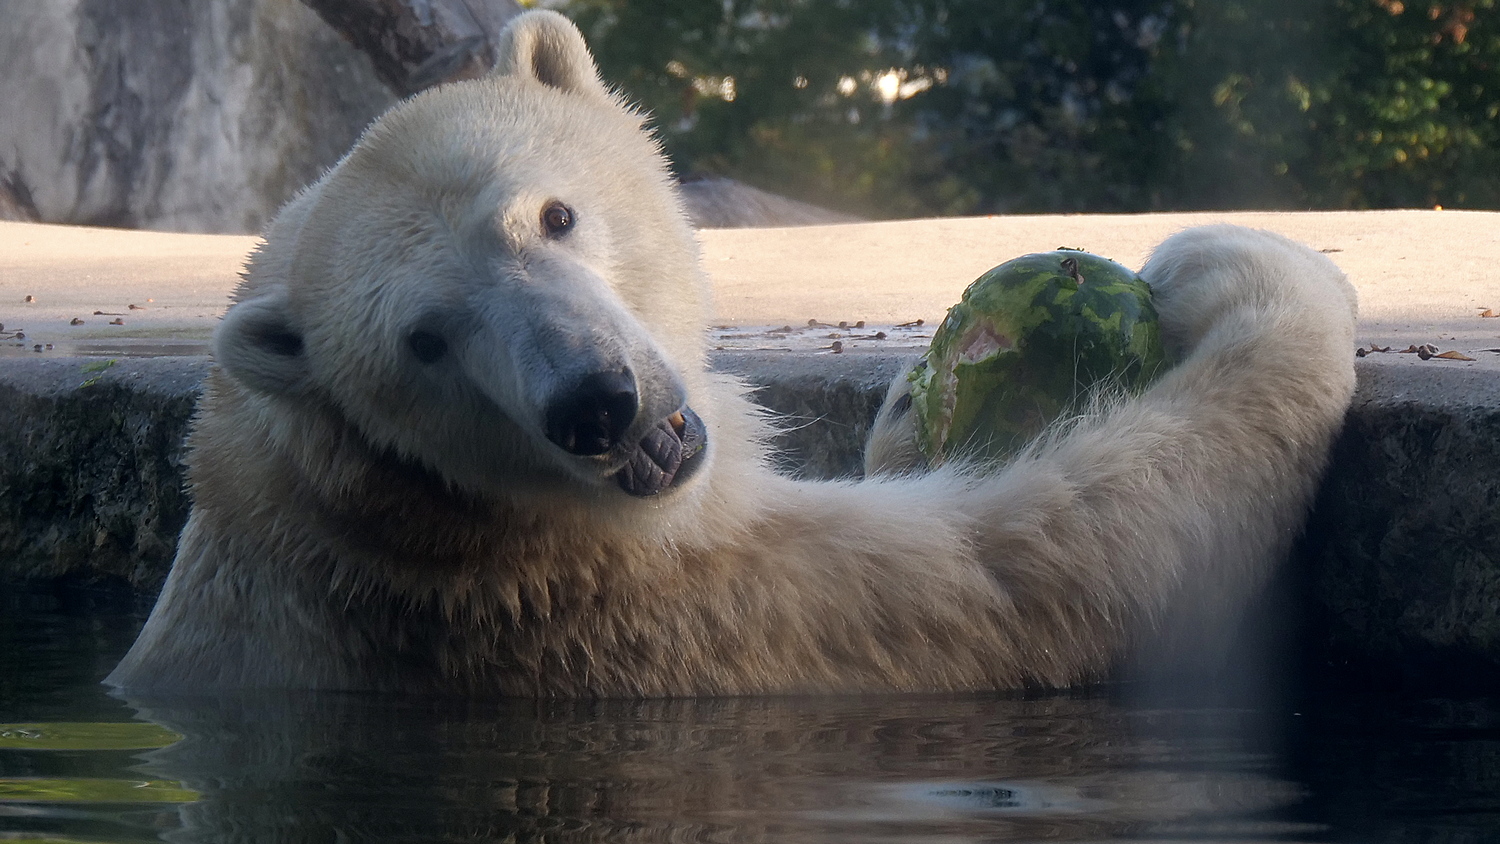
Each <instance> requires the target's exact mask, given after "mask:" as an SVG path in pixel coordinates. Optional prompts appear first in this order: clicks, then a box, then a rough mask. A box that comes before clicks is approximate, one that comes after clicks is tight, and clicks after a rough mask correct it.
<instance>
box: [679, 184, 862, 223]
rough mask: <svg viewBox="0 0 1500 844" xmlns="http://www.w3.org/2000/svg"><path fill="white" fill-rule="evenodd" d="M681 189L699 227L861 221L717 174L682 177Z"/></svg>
mask: <svg viewBox="0 0 1500 844" xmlns="http://www.w3.org/2000/svg"><path fill="white" fill-rule="evenodd" d="M681 192H682V200H683V203H684V204H685V205H686V206H687V212H688V216H689V217H690V218H691V219H692V221H693V225H695V226H697V227H698V228H700V229H735V228H763V227H770V226H816V225H822V224H826V223H854V222H858V221H859V218H858V217H854V216H850V215H848V214H843V213H840V212H838V211H830V210H828V209H827V208H819V207H818V206H816V205H809V204H808V203H806V202H799V201H797V200H795V199H788V198H786V197H784V196H779V195H777V194H774V193H767V192H766V191H763V190H760V189H759V188H753V187H750V186H749V185H747V184H744V183H742V182H736V181H734V180H733V179H724V178H720V177H717V176H690V177H688V178H686V179H683V181H682V188H681Z"/></svg>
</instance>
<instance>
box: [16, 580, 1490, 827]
mask: <svg viewBox="0 0 1500 844" xmlns="http://www.w3.org/2000/svg"><path fill="white" fill-rule="evenodd" d="M64 597H65V598H66V596H64ZM66 600H77V596H76V595H75V596H73V597H72V598H66ZM0 603H3V604H4V606H3V607H0V609H3V610H5V612H4V613H3V614H0V722H3V724H4V725H9V726H10V727H19V728H22V729H23V730H30V731H32V732H36V731H37V728H38V727H39V726H41V727H46V728H47V730H50V731H51V735H52V737H53V740H54V741H55V742H56V743H57V746H55V747H53V748H50V749H44V748H39V747H36V746H24V741H25V740H27V739H26V738H25V736H22V738H20V739H17V741H19V742H21V743H22V744H21V745H17V744H14V743H12V744H0V838H5V837H7V836H8V835H14V834H27V835H31V836H36V835H49V836H65V837H66V838H68V839H70V840H75V841H114V842H121V841H130V842H134V841H151V840H159V839H158V836H160V838H161V839H165V840H168V841H193V842H197V841H290V842H300V841H309V842H311V841H318V842H323V841H367V840H381V841H412V842H418V841H420V842H434V841H495V840H498V841H506V840H511V841H543V840H546V841H653V842H654V841H724V842H737V841H778V842H802V841H808V842H816V841H839V842H846V841H847V842H894V841H903V842H945V844H946V843H947V842H961V841H987V842H997V841H998V842H1004V841H1035V840H1041V839H1057V840H1064V841H1097V840H1103V839H1110V838H1129V839H1135V840H1140V839H1172V840H1226V841H1228V840H1232V841H1293V840H1295V841H1302V840H1318V841H1346V840H1347V841H1391V842H1395V841H1408V840H1422V841H1448V842H1460V841H1465V842H1466V841H1481V840H1487V839H1491V838H1495V837H1496V836H1497V835H1500V709H1497V707H1496V706H1495V705H1494V704H1493V702H1484V701H1478V702H1472V701H1471V702H1456V701H1443V702H1437V703H1430V702H1409V701H1408V702H1391V701H1382V702H1378V703H1366V702H1362V701H1360V700H1359V699H1357V698H1348V697H1332V696H1328V695H1324V696H1320V697H1317V698H1315V699H1313V700H1308V701H1302V703H1301V704H1299V707H1298V708H1296V709H1293V708H1290V707H1288V706H1286V705H1284V704H1269V705H1266V706H1262V707H1260V708H1255V709H1251V708H1242V709H1236V708H1230V707H1225V706H1222V705H1220V706H1198V707H1196V708H1187V707H1183V706H1181V705H1180V704H1179V705H1166V704H1162V703H1160V702H1158V703H1155V704H1148V703H1142V702H1141V700H1140V699H1138V698H1132V699H1131V700H1129V701H1125V702H1122V701H1120V700H1118V699H1112V698H1111V697H1109V696H1106V695H1096V696H1084V695H1072V696H1070V695H1057V696H1048V697H1043V698H1035V699H1022V698H1014V697H1001V696H994V695H970V696H951V695H950V696H940V697H939V696H934V697H920V696H880V697H835V698H742V699H720V700H668V701H644V702H618V701H605V702H597V701H584V702H523V701H490V702H463V701H433V700H427V699H390V698H373V697H370V696H364V695H340V694H292V695H288V694H281V693H278V694H249V695H234V696H221V697H213V698H172V699H164V698H155V699H139V700H129V701H125V702H121V701H115V700H112V699H110V698H108V697H107V696H105V695H104V694H103V692H102V691H101V690H100V689H99V687H98V686H97V680H98V678H99V677H101V676H103V674H104V673H105V671H107V670H108V668H109V664H110V662H111V661H112V659H113V657H114V656H115V655H117V654H118V653H120V652H122V651H123V649H124V648H125V647H126V646H127V645H128V643H129V640H130V635H131V634H132V633H133V628H134V626H135V625H136V624H138V623H139V619H140V615H139V612H140V610H141V609H143V608H140V607H135V606H121V605H110V604H107V603H106V604H105V605H99V604H97V603H94V604H87V605H85V606H81V607H79V606H75V607H67V606H65V605H64V604H60V603H59V602H58V596H57V595H46V594H36V593H26V592H19V591H16V590H12V591H10V592H8V593H7V592H5V591H4V588H3V587H0ZM131 717H137V718H139V719H141V726H140V728H139V729H141V730H144V731H146V732H144V733H137V732H134V729H135V728H126V729H125V731H124V732H120V731H119V730H118V729H116V728H115V727H111V728H110V729H108V730H102V731H101V730H99V729H98V728H88V727H86V726H85V727H83V728H81V729H80V728H78V727H73V728H70V729H69V730H65V731H59V730H58V725H59V724H72V725H86V724H89V723H98V722H110V721H113V722H121V721H126V720H128V719H130V718H131ZM91 730H92V734H93V735H95V736H96V737H101V736H103V737H107V736H113V739H111V740H112V741H114V742H116V744H114V745H109V744H107V743H105V744H100V745H97V746H95V747H94V748H93V749H84V748H83V747H82V746H81V745H78V744H77V742H78V741H83V742H84V744H87V743H88V741H87V739H86V738H85V739H78V736H79V735H81V734H82V735H87V734H91ZM0 731H3V730H0ZM165 731H171V732H170V733H168V732H165ZM172 733H175V734H179V735H181V736H182V737H183V738H182V740H180V741H177V742H176V743H171V744H165V746H162V745H163V744H164V743H165V741H168V740H170V738H171V734H172ZM147 734H149V735H150V736H154V738H152V739H151V740H149V741H147V740H146V738H145V736H146V735H147ZM101 741H103V739H101ZM69 742H72V743H73V745H72V746H63V745H67V744H69ZM120 742H123V744H120ZM141 747H149V748H150V749H145V750H141V749H139V748H141ZM103 783H109V784H110V785H109V786H108V787H109V788H119V787H121V784H125V787H131V784H150V785H149V787H148V788H147V789H146V790H145V791H142V792H138V793H136V794H135V795H132V796H136V797H139V798H140V799H139V800H138V801H136V802H133V803H132V802H128V800H127V798H121V797H120V796H119V794H111V793H106V792H105V791H95V792H93V793H89V792H88V791H87V789H88V788H90V787H102V786H101V784H103ZM79 789H83V791H79ZM151 789H158V790H159V791H157V792H155V793H152V792H151ZM59 795H62V796H59ZM67 795H74V796H75V797H77V796H78V795H81V797H79V798H78V799H74V798H70V797H68V796H67ZM194 797H196V799H193V798H194ZM182 799H190V800H192V802H188V803H177V802H174V801H176V800H182Z"/></svg>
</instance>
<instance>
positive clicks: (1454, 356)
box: [1433, 352, 1473, 360]
mask: <svg viewBox="0 0 1500 844" xmlns="http://www.w3.org/2000/svg"><path fill="white" fill-rule="evenodd" d="M1433 357H1435V358H1442V359H1444V360H1473V358H1471V357H1469V356H1468V355H1466V354H1464V353H1463V352H1443V353H1442V354H1440V355H1433Z"/></svg>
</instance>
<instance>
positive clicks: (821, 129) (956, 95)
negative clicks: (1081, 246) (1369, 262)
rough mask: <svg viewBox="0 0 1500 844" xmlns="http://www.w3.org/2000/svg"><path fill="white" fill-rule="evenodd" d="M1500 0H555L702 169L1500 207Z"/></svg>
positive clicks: (896, 202)
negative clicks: (1499, 4)
mask: <svg viewBox="0 0 1500 844" xmlns="http://www.w3.org/2000/svg"><path fill="white" fill-rule="evenodd" d="M1496 2H1497V0H1455V2H1427V1H1426V0H1412V2H1404V0H1111V2H1108V3H1100V2H1091V0H1058V2H1048V3H1037V2H1035V0H1024V1H1023V0H657V1H656V2H651V3H646V2H642V0H554V1H553V2H548V3H546V5H549V6H551V7H553V8H558V9H560V10H561V11H563V12H565V13H567V14H569V15H570V16H571V17H573V18H574V19H575V20H576V21H577V22H578V23H579V25H580V26H581V27H582V28H583V30H584V32H585V34H586V35H587V36H588V37H589V38H590V42H591V44H592V46H593V48H594V50H595V51H596V54H597V56H598V58H599V62H600V65H601V69H602V71H603V73H604V75H605V77H606V78H607V79H609V80H611V81H612V82H614V83H615V84H617V85H618V86H619V87H620V88H621V89H622V90H623V91H624V92H625V93H626V94H627V95H628V96H629V97H630V98H631V99H632V100H634V101H636V102H638V103H640V104H641V105H642V106H644V107H645V108H646V109H648V110H649V111H650V112H652V114H653V115H654V119H655V122H656V125H657V127H658V130H659V132H660V134H661V137H662V140H663V143H664V144H665V146H666V148H667V151H668V153H669V154H670V155H671V157H672V159H673V161H674V162H675V164H676V166H677V168H678V170H679V173H680V174H681V175H683V176H684V177H687V178H692V177H693V176H695V175H716V176H727V177H730V178H735V179H739V180H742V181H745V182H748V183H750V184H753V185H756V186H757V187H760V188H763V189H766V190H770V191H775V192H778V193H782V194H786V195H788V196H792V197H796V198H798V199H803V200H806V201H809V202H813V203H818V204H821V205H825V206H829V207H833V208H838V209H841V210H845V211H849V212H853V213H857V214H864V215H868V216H875V217H894V216H915V215H932V214H975V213H1002V212H1073V211H1095V212H1104V211H1117V212H1133V211H1152V210H1188V209H1210V208H1231V207H1233V208H1289V209H1301V208H1379V207H1429V206H1433V205H1439V204H1440V205H1443V206H1445V207H1453V208H1465V207H1466V208H1500V119H1497V116H1500V15H1497V13H1496V9H1495V5H1496Z"/></svg>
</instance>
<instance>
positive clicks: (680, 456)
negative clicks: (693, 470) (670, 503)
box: [615, 408, 705, 497]
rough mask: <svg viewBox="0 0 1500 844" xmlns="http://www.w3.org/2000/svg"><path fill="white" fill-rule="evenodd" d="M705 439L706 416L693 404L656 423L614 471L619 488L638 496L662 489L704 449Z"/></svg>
mask: <svg viewBox="0 0 1500 844" xmlns="http://www.w3.org/2000/svg"><path fill="white" fill-rule="evenodd" d="M704 440H705V436H704V429H703V420H701V419H699V418H698V414H696V413H694V412H693V411H692V410H691V409H690V408H683V409H682V411H681V412H679V413H674V414H672V415H671V416H669V417H667V418H666V419H663V420H662V421H660V422H658V423H656V427H654V428H652V429H651V430H650V431H648V432H647V433H646V436H644V437H642V438H641V442H640V445H638V446H636V449H635V453H634V454H632V455H630V461H629V462H628V463H626V464H625V466H624V467H623V468H621V469H620V471H619V472H618V473H617V474H616V475H615V478H616V479H617V480H618V481H619V483H620V489H623V490H625V491H626V492H627V493H629V494H631V495H634V496H637V497H645V496H650V495H656V494H658V493H660V492H662V491H663V490H665V489H666V488H667V487H669V486H671V485H672V482H673V481H675V480H676V479H677V477H678V475H679V474H681V473H682V469H683V464H685V463H688V462H690V461H691V460H692V459H693V458H695V457H697V456H698V454H699V453H700V452H702V451H703V445H704Z"/></svg>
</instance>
